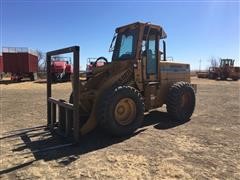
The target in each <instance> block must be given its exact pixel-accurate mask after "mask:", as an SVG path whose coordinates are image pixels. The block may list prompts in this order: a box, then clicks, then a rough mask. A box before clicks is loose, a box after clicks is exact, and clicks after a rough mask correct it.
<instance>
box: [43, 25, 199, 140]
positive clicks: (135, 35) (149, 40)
mask: <svg viewBox="0 0 240 180" xmlns="http://www.w3.org/2000/svg"><path fill="white" fill-rule="evenodd" d="M166 37H167V35H166V33H165V32H164V30H163V28H162V27H160V26H158V25H153V24H149V23H140V22H136V23H133V24H129V25H126V26H122V27H119V28H116V31H115V35H114V37H113V40H112V43H111V47H110V50H111V51H112V61H111V62H108V60H107V59H106V58H104V59H103V60H104V61H106V63H105V64H104V66H100V67H97V66H95V67H93V70H92V76H91V77H90V78H88V79H87V80H79V47H78V46H73V47H69V48H64V49H60V50H56V51H51V52H48V53H47V65H48V66H47V69H48V78H47V105H48V126H49V128H51V129H52V130H54V129H60V130H61V132H63V134H64V135H65V136H69V135H71V134H72V135H73V136H74V139H75V140H76V141H78V139H79V136H80V135H84V134H86V133H88V132H90V131H91V130H93V129H94V128H95V127H96V126H97V125H99V126H100V127H101V128H102V129H103V130H104V131H106V132H108V133H110V134H111V135H114V136H125V135H129V134H131V133H133V132H134V131H135V130H136V129H138V128H139V127H140V126H141V124H142V122H143V119H144V113H145V112H148V111H150V110H152V109H156V108H159V107H161V106H163V104H166V107H167V111H168V113H169V114H170V116H171V117H172V119H174V120H176V121H186V120H188V119H189V118H190V117H191V115H192V113H193V111H194V108H195V92H196V85H193V84H190V66H189V64H184V63H176V62H168V61H166V43H165V41H163V39H164V38H166ZM161 42H162V48H160V45H161ZM69 52H73V57H74V74H73V78H72V87H73V91H72V94H71V96H70V98H69V102H66V101H64V100H57V99H54V98H53V97H51V82H52V80H51V74H50V65H51V56H54V55H57V54H63V53H69ZM99 60H101V58H100V59H99V58H98V60H97V61H99ZM94 64H97V62H95V63H94ZM57 109H58V111H57ZM57 112H58V113H59V115H58V120H57V119H56V113H57ZM56 121H57V122H56Z"/></svg>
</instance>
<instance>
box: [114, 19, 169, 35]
mask: <svg viewBox="0 0 240 180" xmlns="http://www.w3.org/2000/svg"><path fill="white" fill-rule="evenodd" d="M139 27H150V28H151V29H155V30H157V31H158V32H159V33H160V36H161V39H164V38H167V34H166V32H165V31H164V30H163V28H162V27H161V26H159V25H154V24H151V23H148V22H147V23H144V22H135V23H131V24H127V25H125V26H121V27H118V28H116V30H115V32H116V33H118V32H121V31H125V30H126V29H128V28H139Z"/></svg>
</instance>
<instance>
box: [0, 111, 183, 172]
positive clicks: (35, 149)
mask: <svg viewBox="0 0 240 180" xmlns="http://www.w3.org/2000/svg"><path fill="white" fill-rule="evenodd" d="M184 123H186V122H182V123H177V122H175V121H173V120H171V118H170V117H169V115H168V114H167V113H166V112H159V111H152V112H150V113H148V114H146V115H145V118H144V122H143V125H142V127H141V128H140V129H139V130H138V131H136V132H135V133H134V134H132V135H131V136H127V137H122V138H116V137H111V136H109V135H107V134H105V133H103V132H102V131H101V129H100V128H96V129H95V130H94V131H92V132H91V133H89V134H87V135H85V136H83V137H82V138H81V139H80V142H79V145H74V144H72V141H71V140H70V139H67V138H63V137H60V136H59V135H57V134H55V133H50V132H49V131H47V130H46V129H44V128H45V126H38V127H33V128H26V129H20V130H16V131H11V132H7V133H6V134H7V135H6V136H3V137H1V138H0V140H4V139H5V140H7V141H9V142H10V141H11V140H12V141H13V142H14V139H15V140H16V138H20V139H21V140H22V141H23V142H22V143H19V144H14V149H12V151H13V152H14V153H17V155H20V156H21V155H23V156H24V155H27V154H33V156H34V158H35V160H33V161H30V162H26V163H24V164H20V165H17V166H14V167H11V168H8V169H5V170H2V171H0V175H1V174H5V173H9V172H12V171H15V170H17V169H19V168H23V167H26V166H28V165H30V164H32V163H33V162H34V161H38V160H44V161H50V160H57V161H58V163H60V164H63V165H68V164H70V163H72V162H73V161H75V160H76V159H78V158H79V156H80V155H82V154H86V153H89V152H92V151H96V150H98V149H102V148H105V147H108V146H111V145H113V144H116V143H120V142H123V141H124V140H126V139H129V138H132V137H134V136H136V135H137V134H139V133H141V132H143V131H145V130H146V129H147V126H154V128H156V129H159V130H165V129H169V128H174V127H176V126H179V125H181V124H184ZM32 139H37V140H32ZM29 150H30V151H29ZM26 151H28V152H26Z"/></svg>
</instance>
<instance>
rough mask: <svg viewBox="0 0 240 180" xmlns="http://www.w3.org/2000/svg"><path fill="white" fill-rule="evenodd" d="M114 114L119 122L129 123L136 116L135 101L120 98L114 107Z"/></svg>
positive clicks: (122, 123)
mask: <svg viewBox="0 0 240 180" xmlns="http://www.w3.org/2000/svg"><path fill="white" fill-rule="evenodd" d="M114 116H115V119H116V121H117V122H118V123H119V124H121V125H128V124H130V123H131V122H132V121H133V120H134V118H135V117H136V104H135V102H134V101H133V100H132V99H130V98H123V99H121V100H120V101H119V102H118V103H117V105H116V107H115V111H114Z"/></svg>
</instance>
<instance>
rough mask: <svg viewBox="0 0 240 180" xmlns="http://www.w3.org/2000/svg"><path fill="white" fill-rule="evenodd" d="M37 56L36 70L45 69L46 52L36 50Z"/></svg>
mask: <svg viewBox="0 0 240 180" xmlns="http://www.w3.org/2000/svg"><path fill="white" fill-rule="evenodd" d="M36 52H37V57H38V71H40V72H41V71H43V72H45V71H46V53H44V52H42V51H40V50H36Z"/></svg>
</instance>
